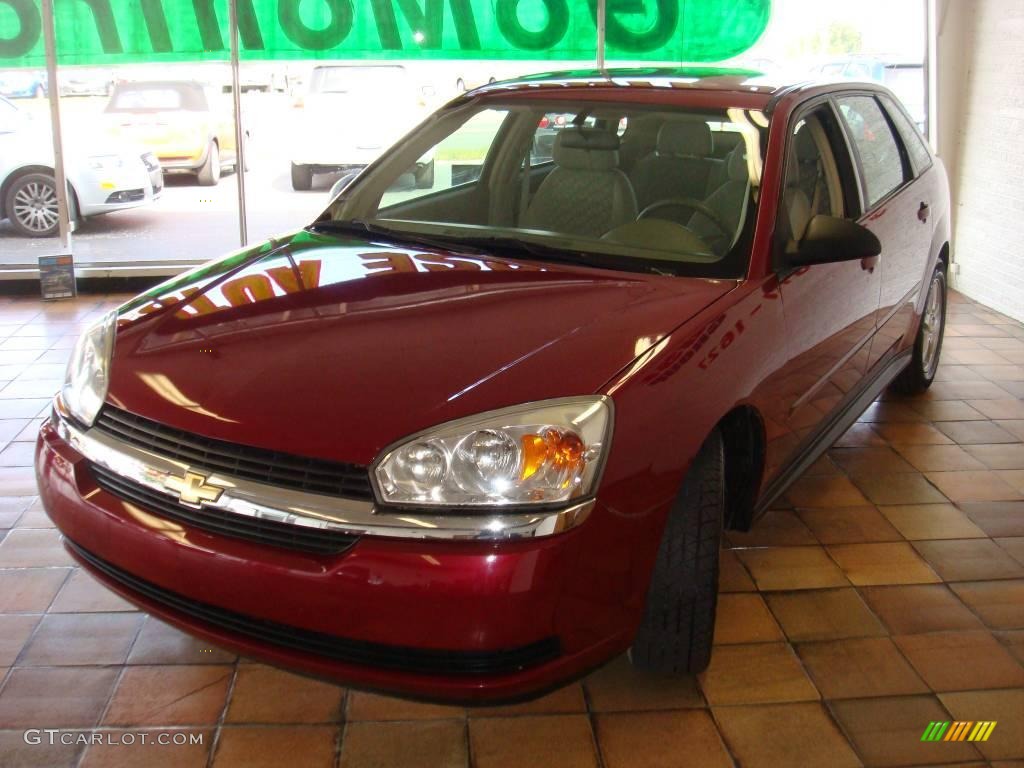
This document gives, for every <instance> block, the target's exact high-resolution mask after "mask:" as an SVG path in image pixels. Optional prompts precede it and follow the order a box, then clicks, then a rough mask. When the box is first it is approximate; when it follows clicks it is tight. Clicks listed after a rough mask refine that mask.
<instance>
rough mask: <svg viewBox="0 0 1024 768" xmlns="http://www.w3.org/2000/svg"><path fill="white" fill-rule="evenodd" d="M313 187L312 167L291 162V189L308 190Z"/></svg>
mask: <svg viewBox="0 0 1024 768" xmlns="http://www.w3.org/2000/svg"><path fill="white" fill-rule="evenodd" d="M312 188H313V169H312V168H310V167H309V166H308V165H296V164H295V163H292V189H294V190H296V191H297V192H308V191H309V190H311V189H312Z"/></svg>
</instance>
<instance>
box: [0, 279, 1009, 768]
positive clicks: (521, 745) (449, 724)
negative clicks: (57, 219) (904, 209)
mask: <svg viewBox="0 0 1024 768" xmlns="http://www.w3.org/2000/svg"><path fill="white" fill-rule="evenodd" d="M114 303H116V300H114V299H109V300H107V299H104V300H100V299H97V298H88V297H87V298H84V299H80V300H78V301H77V302H75V303H71V304H59V305H48V306H41V305H40V304H38V303H36V302H33V301H28V300H11V299H0V339H3V341H2V342H0V382H4V383H3V384H2V389H0V445H4V444H5V445H6V447H4V448H3V450H2V452H0V495H2V499H0V681H2V687H0V766H3V767H4V768H13V766H21V765H33V766H36V765H38V766H48V767H49V768H56V767H57V766H64V765H69V766H74V765H80V766H88V767H89V768H93V767H95V766H136V765H137V766H147V768H148V767H149V766H154V767H158V766H206V765H213V766H216V767H217V768H227V767H228V766H246V768H258V767H259V766H282V765H284V766H294V767H296V768H298V767H299V766H303V767H304V766H343V767H344V768H372V767H374V766H382V767H385V766H386V767H388V768H391V767H396V768H413V767H414V766H430V767H431V768H434V767H438V766H443V767H447V766H467V765H472V766H476V768H504V767H505V766H529V767H530V768H536V767H538V766H553V767H557V768H574V767H575V766H581V767H589V766H603V767H604V768H625V767H626V766H644V767H645V768H656V767H657V766H679V765H683V764H686V765H694V766H700V767H704V766H730V765H739V766H742V767H743V768H760V767H761V766H765V767H769V768H777V767H778V766H786V765H802V766H858V765H871V766H876V765H877V766H889V765H937V764H958V765H971V766H975V765H993V766H1004V767H1008V766H1011V765H1014V766H1018V767H1019V766H1022V765H1024V667H1022V662H1024V327H1022V326H1021V325H1019V324H1017V323H1013V322H1010V321H1008V320H1007V319H1005V318H1003V317H1000V316H999V315H996V314H994V313H992V312H991V311H988V310H986V309H985V308H983V307H981V306H978V305H976V304H973V303H971V302H969V301H967V300H965V299H964V298H962V297H959V296H956V295H954V296H952V297H951V306H950V325H949V329H948V332H947V338H946V347H945V353H944V356H943V365H942V367H941V368H940V370H939V375H938V381H937V382H936V383H935V385H934V386H933V387H932V389H931V390H930V392H929V393H928V394H927V395H926V396H924V397H921V398H920V399H917V400H898V399H886V400H884V401H882V402H879V403H876V404H875V405H874V406H872V408H871V409H870V410H869V411H868V412H867V413H866V414H865V415H864V417H863V419H862V420H861V422H860V423H859V424H857V425H856V426H855V427H854V428H853V429H851V430H850V431H849V432H848V433H847V434H846V435H845V436H844V437H843V438H842V439H841V440H840V441H839V443H838V444H837V445H836V447H835V448H834V449H833V450H832V451H830V453H829V454H828V456H826V457H825V458H822V459H821V460H820V461H819V462H818V463H817V464H816V465H815V466H814V467H813V468H812V469H811V470H810V471H809V472H808V473H807V474H806V475H805V476H804V477H803V478H801V479H800V480H799V481H797V483H796V484H795V485H794V486H793V488H792V490H791V492H790V493H789V495H788V497H787V498H788V499H789V501H787V502H784V503H783V504H781V505H780V506H779V508H778V509H776V510H774V511H772V512H771V513H769V515H768V516H767V518H766V519H764V520H762V521H761V523H760V525H759V526H758V527H757V528H756V529H755V531H754V532H752V533H749V534H742V535H731V536H730V537H729V544H730V546H731V548H730V549H729V550H728V551H726V552H724V568H723V574H722V584H721V590H722V597H721V603H720V614H719V623H718V630H717V647H716V650H715V655H714V660H713V662H712V665H711V668H710V669H709V670H708V671H707V673H706V674H704V675H702V676H700V677H699V678H698V679H692V678H685V679H676V680H664V679H653V678H649V677H644V676H641V675H638V674H636V673H635V672H633V671H632V670H631V669H630V667H629V665H628V664H627V663H626V661H625V660H624V659H619V660H617V661H615V662H614V663H612V664H611V665H609V666H608V667H606V668H605V669H602V670H601V671H599V672H597V673H596V674H594V675H592V676H591V677H589V678H588V679H586V680H585V681H583V682H582V683H579V684H575V685H571V686H569V687H567V688H564V689H562V690H560V691H557V692H555V693H553V694H551V695H549V696H547V697H545V698H543V699H541V700H539V701H536V702H534V703H531V704H527V705H521V706H515V707H506V708H502V709H482V710H470V711H467V710H465V709H461V708H450V707H441V706H428V705H424V704H412V703H408V702H404V701H398V700H394V699H389V698H384V697H380V696H375V695H370V694H366V693H357V692H353V691H345V690H343V689H340V688H337V687H334V686H332V685H328V684H324V683H319V682H315V681H311V680H308V679H304V678H301V677H296V676H293V675H290V674H288V673H285V672H281V671H278V670H275V669H271V668H268V667H265V666H262V665H259V664H255V663H250V662H248V661H246V660H245V659H236V658H235V657H234V656H231V655H229V654H227V653H225V652H223V651H220V650H218V649H209V648H205V647H204V646H203V645H202V644H200V643H198V642H196V641H193V640H191V639H189V638H188V637H186V636H184V635H182V634H180V633H178V632H177V631H175V630H172V629H170V628H169V627H167V626H165V625H162V624H160V623H159V622H157V621H154V620H152V619H149V618H146V617H145V616H143V615H142V614H139V613H137V612H134V611H132V610H131V608H130V607H129V606H128V605H126V604H125V603H124V602H122V601H121V600H119V599H118V598H116V597H114V596H113V595H111V594H109V593H108V592H106V591H105V590H103V589H102V588H100V587H98V586H97V585H96V584H95V583H94V582H92V580H91V579H90V578H89V577H88V576H86V575H85V574H84V573H82V572H81V571H79V570H78V569H76V568H74V567H72V565H71V561H70V560H69V559H68V557H67V555H65V554H64V552H63V550H62V548H61V546H60V543H59V540H58V536H57V534H56V533H55V531H54V530H53V529H52V528H51V527H50V524H49V521H48V520H47V518H46V516H45V514H43V513H42V511H41V509H40V507H39V505H38V503H37V502H36V499H35V496H34V493H35V486H34V479H33V475H32V470H31V467H30V464H31V460H32V447H31V444H32V440H33V438H34V434H35V430H36V428H37V425H38V421H37V417H38V416H39V414H40V413H42V412H43V411H44V409H45V408H46V406H47V402H48V398H49V396H50V395H51V393H52V392H53V391H54V390H55V389H56V388H57V386H58V383H59V379H60V377H61V375H62V370H63V363H64V359H65V357H66V356H67V354H68V350H69V348H70V347H71V345H72V342H73V339H74V336H75V333H76V331H77V329H78V328H79V327H80V324H81V323H82V322H83V321H85V320H87V319H88V318H89V317H92V316H95V315H97V314H98V313H99V312H101V311H102V310H103V309H104V308H105V307H107V306H111V305H112V304H114ZM956 719H959V720H995V721H997V722H998V726H997V727H996V729H995V731H994V732H993V734H992V736H991V738H990V740H989V741H988V742H985V743H979V744H969V743H923V742H921V741H920V736H921V734H922V732H923V730H924V728H925V726H926V725H927V724H928V723H929V722H930V721H933V720H956ZM58 727H60V728H66V729H75V728H77V729H94V728H97V727H98V729H99V731H100V732H101V733H103V734H107V736H105V739H106V740H107V741H112V742H116V741H117V740H119V739H124V737H125V736H127V737H128V738H134V739H135V742H136V743H135V744H134V745H130V746H127V745H123V744H117V743H105V744H96V745H92V746H83V745H76V744H68V745H61V744H59V743H58V744H57V745H55V746H48V745H47V744H46V743H45V742H44V744H41V745H32V744H26V743H25V739H24V736H23V733H24V731H25V729H26V728H36V729H43V728H58ZM170 731H180V732H185V733H187V734H189V735H194V736H196V737H200V736H201V737H202V743H199V744H191V745H170V746H153V745H149V744H147V745H141V744H140V743H139V742H140V740H141V736H140V734H142V733H147V734H151V735H154V734H159V733H168V732H170ZM44 738H45V734H44ZM151 738H155V736H151ZM124 740H127V739H124Z"/></svg>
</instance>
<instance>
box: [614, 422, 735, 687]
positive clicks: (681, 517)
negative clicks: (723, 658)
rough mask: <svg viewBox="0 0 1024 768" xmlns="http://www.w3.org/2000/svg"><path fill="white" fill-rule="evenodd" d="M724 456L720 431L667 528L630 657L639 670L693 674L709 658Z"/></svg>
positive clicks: (707, 443)
mask: <svg viewBox="0 0 1024 768" xmlns="http://www.w3.org/2000/svg"><path fill="white" fill-rule="evenodd" d="M724 514H725V453H724V449H723V445H722V437H721V435H720V434H719V432H718V430H715V431H714V432H713V433H712V434H711V435H710V436H709V437H708V439H707V440H706V441H705V442H704V445H703V446H701V449H700V452H699V453H698V454H697V456H696V458H694V460H693V464H692V465H691V466H690V471H689V473H688V474H687V476H686V480H685V481H684V482H683V487H682V489H681V490H680V492H679V496H678V497H676V500H675V503H674V504H673V505H672V509H671V511H670V512H669V518H668V521H667V523H666V524H665V533H664V534H663V536H662V539H661V546H660V547H659V549H658V558H657V560H656V561H655V564H654V572H653V574H652V575H651V585H650V587H649V588H648V590H647V604H646V606H645V607H644V616H643V620H642V621H641V623H640V629H639V631H638V632H637V634H636V639H635V640H634V641H633V647H632V651H631V653H630V659H631V660H632V662H633V666H635V667H637V668H638V669H645V670H651V671H655V672H661V673H671V674H679V673H688V674H695V673H697V672H701V671H703V670H704V669H706V668H707V666H708V664H709V663H710V661H711V644H712V640H713V638H714V633H715V609H716V607H717V605H718V550H719V547H720V546H721V541H722V520H723V517H724Z"/></svg>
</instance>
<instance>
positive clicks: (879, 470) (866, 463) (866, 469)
mask: <svg viewBox="0 0 1024 768" xmlns="http://www.w3.org/2000/svg"><path fill="white" fill-rule="evenodd" d="M829 456H830V457H831V458H832V460H833V461H834V462H835V463H836V464H838V465H839V466H840V467H842V469H843V471H844V472H845V473H846V474H847V475H849V476H850V477H852V478H858V477H864V476H867V475H877V474H883V473H885V474H889V473H898V472H914V471H916V470H915V469H914V467H913V466H911V465H910V464H909V463H907V461H906V460H905V459H903V457H902V456H900V455H899V454H898V453H896V451H894V450H893V449H892V448H890V447H889V446H887V445H879V446H865V447H860V448H833V449H832V450H831V451H829Z"/></svg>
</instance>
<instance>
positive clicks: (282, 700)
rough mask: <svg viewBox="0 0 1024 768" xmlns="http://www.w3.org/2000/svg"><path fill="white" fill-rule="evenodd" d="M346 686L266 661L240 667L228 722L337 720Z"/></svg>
mask: <svg viewBox="0 0 1024 768" xmlns="http://www.w3.org/2000/svg"><path fill="white" fill-rule="evenodd" d="M344 700H345V689H344V688H341V687H339V686H337V685H334V684H332V683H327V682H321V681H319V680H313V679H311V678H308V677H300V676H299V675H294V674H292V673H290V672H285V671H284V670H280V669H274V668H273V667H265V666H263V665H262V664H245V665H242V666H240V667H239V668H238V674H237V676H236V677H235V686H234V688H233V690H232V692H231V701H230V702H229V703H228V711H227V714H226V715H225V716H224V722H225V723H271V724H277V725H282V724H286V723H337V722H340V721H341V713H342V703H343V702H344Z"/></svg>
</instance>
